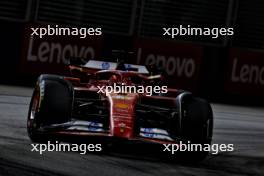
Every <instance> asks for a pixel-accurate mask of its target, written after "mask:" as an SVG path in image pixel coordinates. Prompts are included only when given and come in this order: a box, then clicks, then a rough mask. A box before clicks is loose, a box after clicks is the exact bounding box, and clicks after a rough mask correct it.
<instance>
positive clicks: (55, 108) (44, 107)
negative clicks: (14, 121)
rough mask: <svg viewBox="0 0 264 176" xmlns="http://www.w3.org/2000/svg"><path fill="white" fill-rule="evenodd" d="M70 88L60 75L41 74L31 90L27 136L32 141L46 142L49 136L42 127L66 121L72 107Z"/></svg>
mask: <svg viewBox="0 0 264 176" xmlns="http://www.w3.org/2000/svg"><path fill="white" fill-rule="evenodd" d="M72 92H73V91H72V88H71V85H70V84H69V83H68V82H66V81H65V80H64V79H63V78H62V77H58V76H53V75H41V76H40V78H39V80H38V82H37V84H36V86H35V89H34V92H33V95H32V98H31V102H30V106H29V112H28V118H27V131H28V136H29V138H30V139H31V140H32V141H33V142H39V143H43V142H47V141H48V140H50V139H51V136H50V135H48V133H46V132H45V130H43V127H45V126H49V125H51V124H59V123H64V122H67V121H68V120H69V118H70V115H71V109H72V97H73V93H72Z"/></svg>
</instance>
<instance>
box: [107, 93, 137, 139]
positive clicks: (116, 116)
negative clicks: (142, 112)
mask: <svg viewBox="0 0 264 176" xmlns="http://www.w3.org/2000/svg"><path fill="white" fill-rule="evenodd" d="M108 98H109V102H110V108H111V111H110V121H111V123H110V125H111V126H110V129H111V135H113V136H115V137H122V138H131V137H133V135H134V120H135V113H134V112H135V104H136V102H137V99H138V94H126V95H123V94H109V95H108Z"/></svg>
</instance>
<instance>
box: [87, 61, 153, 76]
mask: <svg viewBox="0 0 264 176" xmlns="http://www.w3.org/2000/svg"><path fill="white" fill-rule="evenodd" d="M120 64H121V65H120ZM83 67H86V68H90V69H98V70H122V71H135V72H138V73H142V74H149V71H148V69H147V68H146V66H143V65H134V64H126V63H116V62H106V61H96V60H89V61H88V62H87V63H86V64H85V65H83Z"/></svg>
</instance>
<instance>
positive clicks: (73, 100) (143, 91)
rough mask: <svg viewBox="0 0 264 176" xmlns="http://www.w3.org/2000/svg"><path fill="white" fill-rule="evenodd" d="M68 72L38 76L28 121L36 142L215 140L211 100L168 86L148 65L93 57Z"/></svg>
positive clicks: (173, 141) (32, 136)
mask: <svg viewBox="0 0 264 176" xmlns="http://www.w3.org/2000/svg"><path fill="white" fill-rule="evenodd" d="M69 70H70V72H71V75H72V76H57V75H41V76H40V77H39V78H38V81H37V84H36V87H35V89H34V93H33V96H32V100H31V103H30V108H29V114H28V119H27V130H28V135H29V137H30V139H31V140H32V141H33V142H43V140H49V137H51V136H52V135H54V134H56V135H65V134H66V135H78V136H80V135H82V136H86V137H87V139H89V137H90V138H92V137H93V138H94V137H96V138H100V137H104V138H110V139H120V140H121V139H122V140H127V141H142V142H148V143H159V144H163V143H178V142H179V141H180V140H181V141H190V142H191V143H195V144H210V143H211V140H212V128H213V127H212V126H213V115H212V109H211V106H210V105H209V103H208V102H207V101H205V100H203V99H200V98H196V97H194V96H193V95H192V94H191V93H190V92H187V91H183V90H177V89H167V87H166V86H164V83H163V77H162V76H161V75H159V74H157V75H155V74H153V72H151V71H149V70H148V69H147V68H146V67H145V66H139V65H130V64H117V63H113V62H103V61H94V60H90V61H88V62H87V63H86V64H85V65H82V66H77V65H69ZM117 86H119V89H118V90H115V89H114V88H117ZM155 87H156V88H155ZM122 88H123V90H125V89H124V88H129V90H126V91H123V90H122ZM114 90H115V91H114ZM202 156H203V157H202V158H204V157H205V156H206V154H204V153H203V155H202Z"/></svg>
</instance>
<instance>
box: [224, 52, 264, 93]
mask: <svg viewBox="0 0 264 176" xmlns="http://www.w3.org/2000/svg"><path fill="white" fill-rule="evenodd" d="M225 90H226V91H227V92H229V93H234V94H243V95H249V96H251V95H252V96H254V95H264V91H263V90H264V52H260V51H249V50H246V49H243V50H242V49H238V48H232V49H230V54H229V64H228V75H227V79H226V83H225Z"/></svg>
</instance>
